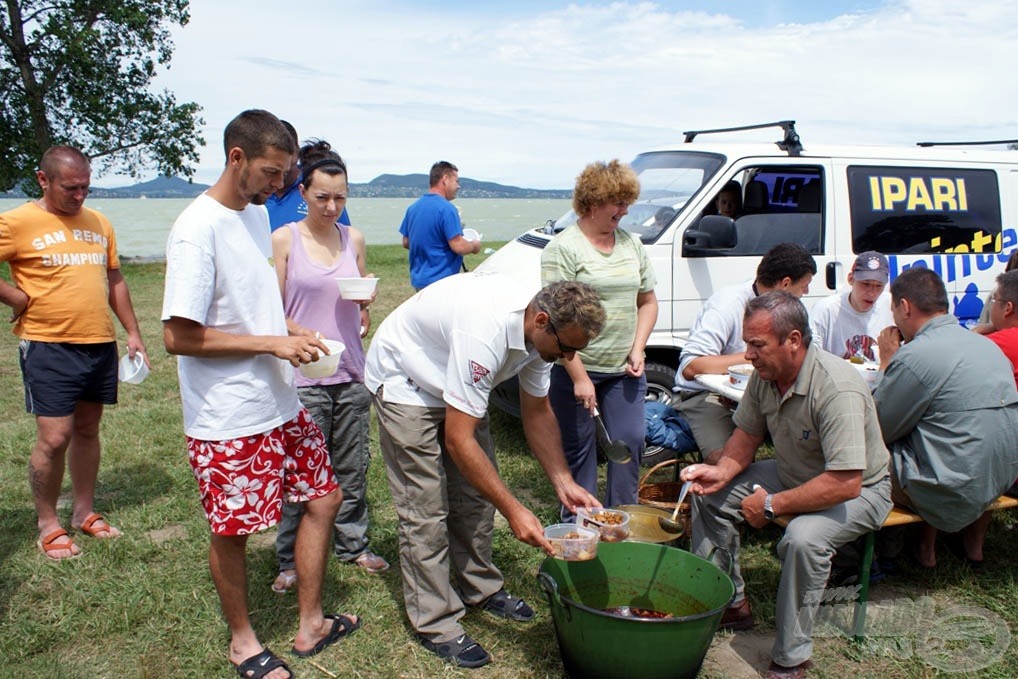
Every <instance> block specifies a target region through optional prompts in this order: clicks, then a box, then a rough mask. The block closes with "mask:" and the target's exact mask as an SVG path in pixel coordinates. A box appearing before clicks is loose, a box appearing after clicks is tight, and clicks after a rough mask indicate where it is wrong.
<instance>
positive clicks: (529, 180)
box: [157, 0, 1018, 187]
mask: <svg viewBox="0 0 1018 679" xmlns="http://www.w3.org/2000/svg"><path fill="white" fill-rule="evenodd" d="M683 6H684V7H689V8H692V9H686V10H675V9H672V5H671V3H663V2H658V3H655V2H591V3H582V4H580V3H563V2H555V1H554V0H548V1H547V2H544V3H530V2H524V3H522V6H517V5H513V6H512V7H506V6H504V5H502V4H501V3H491V4H487V5H485V6H484V7H483V8H478V7H475V6H472V5H469V4H467V3H456V2H443V3H435V2H426V3H410V2H396V1H394V0H378V1H377V2H375V3H372V4H371V5H365V4H363V3H353V2H324V0H307V1H306V2H305V3H302V4H301V5H299V6H290V7H287V6H283V5H280V4H279V3H269V2H260V1H257V0H252V2H250V3H245V7H246V12H245V14H244V21H245V22H246V23H245V24H244V26H243V30H240V31H237V35H240V36H242V38H238V39H236V40H232V41H227V40H224V39H223V35H222V27H223V26H225V25H234V24H236V22H237V21H238V19H237V16H236V7H235V6H234V5H233V3H213V2H194V3H192V5H191V11H192V21H191V23H190V24H189V25H188V26H187V27H186V28H185V29H183V30H182V31H179V32H178V33H176V34H175V38H176V42H177V50H176V53H175V56H174V62H173V68H172V69H171V70H170V71H169V72H167V73H166V74H165V76H164V77H161V78H160V79H159V81H157V85H158V86H159V87H169V88H171V89H172V90H173V91H174V92H176V94H177V97H178V99H179V100H181V101H187V100H194V101H197V102H198V103H200V104H202V106H204V107H205V111H204V117H205V118H206V120H207V121H208V128H207V130H206V135H205V136H206V138H208V139H210V140H213V142H212V144H211V145H210V148H209V150H208V151H207V152H206V153H205V154H203V157H202V170H201V174H200V176H201V177H202V178H203V180H206V181H208V180H210V179H214V177H215V176H216V175H217V174H218V171H219V169H220V168H221V162H222V160H221V153H222V152H221V151H220V150H219V149H218V144H216V143H215V140H218V139H219V138H220V135H221V132H222V128H223V126H224V125H225V124H226V122H227V121H228V120H229V119H230V118H231V117H232V116H233V115H235V114H236V113H237V112H239V111H240V110H242V109H244V108H248V107H251V106H258V107H261V108H268V109H269V110H272V111H274V112H276V113H278V114H279V115H280V116H281V117H284V118H286V119H287V120H290V121H292V122H293V123H294V124H295V125H296V126H297V129H298V132H300V134H301V135H302V137H303V136H305V135H306V136H316V137H321V138H325V139H328V140H329V141H330V142H332V143H333V144H334V145H335V146H336V147H337V148H339V149H340V151H341V152H342V153H343V155H344V157H345V158H347V160H348V161H349V162H350V165H351V171H352V172H354V173H355V175H356V176H357V179H356V180H357V181H361V180H363V179H370V178H371V177H373V176H375V175H377V174H381V173H383V172H394V173H407V172H420V171H423V170H422V168H424V169H426V168H427V167H429V166H430V164H431V163H432V162H434V160H436V159H439V158H448V159H450V160H452V161H453V162H456V163H457V165H459V166H460V167H461V168H462V170H463V174H464V175H465V176H469V177H474V178H478V179H487V180H494V181H505V182H507V183H511V184H514V185H518V186H528V185H529V186H542V187H568V186H571V184H572V181H573V178H574V177H575V176H576V173H577V172H578V171H579V170H580V169H581V168H582V166H583V165H584V164H585V163H587V162H589V161H591V160H595V159H598V158H611V157H621V158H623V159H628V158H631V157H632V156H633V155H635V154H636V153H637V152H639V151H642V150H645V149H647V148H653V147H659V146H662V145H666V144H670V143H677V142H680V141H681V131H682V130H685V129H690V128H713V127H726V126H731V125H737V124H747V123H754V122H763V121H768V120H776V119H783V118H792V119H795V120H797V121H798V125H797V127H798V129H799V130H800V133H801V134H802V137H803V141H804V143H805V144H806V145H807V147H808V146H809V144H811V143H812V144H817V143H832V142H837V143H846V144H857V143H891V144H912V143H914V142H916V141H919V140H920V139H924V138H941V139H943V138H965V137H973V136H974V137H983V138H1009V137H1014V136H1015V129H1016V125H1015V118H1016V116H1018V113H1015V112H1016V111H1018V91H1016V89H1015V87H1014V86H1013V74H1012V72H1011V71H1012V66H1011V65H1012V63H1013V52H1014V45H1015V44H1018V4H1015V3H1001V2H995V1H991V0H973V1H971V2H965V3H957V2H947V1H946V0H911V1H908V0H890V1H887V2H875V1H874V0H870V1H869V2H863V1H862V0H860V1H854V0H843V1H842V2H840V3H839V2H834V3H815V4H811V5H810V6H809V8H804V7H803V5H802V3H798V2H789V1H788V0H785V1H780V0H775V1H772V2H742V1H736V2H730V3H723V4H714V3H708V2H690V3H683ZM254 46H257V48H258V52H257V56H252V51H253V47H254ZM212 55H216V57H215V61H214V62H213V61H211V60H212V58H213V57H212ZM775 134H776V133H775ZM775 134H772V133H770V132H767V131H765V132H762V133H761V132H757V133H753V135H748V136H751V137H752V138H754V139H758V140H759V139H764V140H770V139H771V138H772V137H773V136H775Z"/></svg>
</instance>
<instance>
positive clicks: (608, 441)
mask: <svg viewBox="0 0 1018 679" xmlns="http://www.w3.org/2000/svg"><path fill="white" fill-rule="evenodd" d="M594 431H595V433H596V438H597V447H598V448H599V449H600V450H601V453H602V454H603V455H604V456H605V457H607V458H608V459H609V460H611V461H612V462H617V463H619V464H626V463H627V462H629V461H630V460H631V459H632V458H633V453H632V451H631V450H629V446H627V445H626V442H625V441H622V440H618V439H616V440H615V441H612V437H611V435H609V434H608V427H606V426H604V420H602V419H601V413H600V411H598V409H597V406H596V405H595V406H594Z"/></svg>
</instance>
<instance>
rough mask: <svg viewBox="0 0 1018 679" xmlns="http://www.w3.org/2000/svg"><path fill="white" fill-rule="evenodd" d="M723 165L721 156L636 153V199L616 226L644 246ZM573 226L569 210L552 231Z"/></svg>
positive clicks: (676, 152)
mask: <svg viewBox="0 0 1018 679" xmlns="http://www.w3.org/2000/svg"><path fill="white" fill-rule="evenodd" d="M724 162H725V159H724V156H719V155H717V154H713V153H700V152H689V151H661V152H652V153H642V154H640V155H639V156H637V157H636V159H635V160H634V161H633V162H632V165H631V167H632V168H633V170H634V171H635V172H636V174H637V175H638V176H639V178H640V196H639V198H637V199H636V202H635V203H633V204H632V205H630V206H629V213H628V214H627V215H626V216H625V217H623V218H622V220H621V221H620V222H619V226H620V227H622V228H623V229H625V230H626V231H629V232H630V233H632V234H634V235H637V236H639V237H640V239H641V240H642V241H643V242H644V243H653V242H654V241H655V240H657V238H658V236H660V235H661V233H662V232H663V231H664V230H665V228H666V227H667V226H668V225H669V224H670V223H671V222H672V221H673V220H674V219H675V217H676V216H677V215H678V214H679V213H680V212H682V210H683V208H685V207H686V204H687V203H688V202H689V199H690V198H691V197H692V196H693V195H694V194H695V193H696V192H697V191H699V190H700V187H702V186H703V185H704V184H705V183H707V182H708V181H709V180H710V179H711V178H712V177H713V176H714V174H715V173H716V172H717V171H718V169H719V168H720V167H721V166H722V164H723V163H724ZM575 223H576V213H574V212H573V211H572V210H570V211H569V212H568V213H567V214H565V215H564V216H562V217H561V218H560V219H558V220H556V222H555V232H556V233H558V232H559V231H561V230H562V229H564V228H566V227H567V226H571V225H572V224H575Z"/></svg>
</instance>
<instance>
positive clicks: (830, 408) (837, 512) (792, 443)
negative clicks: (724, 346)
mask: <svg viewBox="0 0 1018 679" xmlns="http://www.w3.org/2000/svg"><path fill="white" fill-rule="evenodd" d="M742 337H743V340H744V341H745V343H746V359H747V360H748V361H750V362H752V364H753V366H754V367H755V368H756V371H755V373H754V374H753V376H752V377H750V379H749V384H748V385H747V386H746V392H745V396H744V397H743V399H742V401H741V403H740V404H739V407H738V409H737V410H736V411H735V416H734V422H735V431H734V432H733V434H732V436H731V437H730V438H729V439H728V442H727V443H725V446H724V448H723V449H722V451H721V456H720V457H719V458H718V460H717V461H716V462H715V463H714V464H697V465H691V466H689V467H686V468H685V469H684V470H683V471H682V478H683V480H687V481H693V487H692V491H693V493H694V494H695V495H694V500H693V526H692V546H693V549H694V551H695V552H696V554H698V555H700V556H706V555H708V554H710V553H711V551H712V550H714V549H715V548H720V550H719V551H718V552H716V553H717V554H719V555H721V554H723V553H724V552H722V551H721V550H727V553H728V554H730V555H731V556H732V558H733V559H735V562H734V563H733V564H732V572H733V580H734V581H735V586H736V591H735V598H734V600H733V604H732V606H731V607H730V608H729V609H728V610H727V611H725V615H724V617H723V619H722V626H723V627H728V628H729V629H749V628H750V627H751V626H752V624H753V615H752V612H751V611H750V608H749V601H748V600H747V599H746V594H745V582H744V581H743V579H742V576H741V574H740V572H739V566H738V548H739V524H741V523H749V524H750V525H751V526H753V527H754V528H760V527H763V526H764V525H766V524H767V522H768V521H770V520H772V519H773V518H774V517H775V516H778V515H796V516H795V518H793V519H792V520H791V521H790V522H789V524H788V527H787V528H786V530H785V534H784V537H783V538H782V539H781V541H780V542H779V543H778V547H777V551H778V557H779V558H780V559H781V560H782V562H783V564H782V569H781V583H780V585H779V586H778V597H777V603H776V614H775V617H776V626H777V635H776V638H775V641H774V645H773V647H772V649H771V658H772V660H773V662H772V663H771V666H770V670H769V671H768V673H767V675H765V676H767V677H772V678H783V677H802V676H803V675H804V674H805V672H806V670H807V669H808V668H809V667H811V666H812V662H811V661H810V656H811V655H812V654H813V641H812V631H813V616H814V614H815V612H816V608H817V605H818V602H819V600H821V599H822V597H821V596H819V594H820V593H821V592H822V591H823V589H824V587H825V585H826V582H827V578H828V575H829V574H830V569H831V557H832V556H833V554H834V552H835V550H836V549H837V547H838V546H840V545H842V544H845V543H847V542H849V541H851V540H854V539H855V538H857V537H859V536H860V535H863V534H865V533H867V532H869V531H871V530H874V529H876V528H879V527H880V525H881V524H882V523H883V520H884V518H885V517H886V516H887V513H888V512H889V511H890V510H891V484H890V480H889V477H888V452H887V448H886V447H884V442H883V439H882V438H881V435H880V428H879V426H878V424H877V414H876V409H875V408H874V406H873V398H872V397H871V396H870V393H869V389H867V387H866V385H865V383H864V382H863V380H862V377H860V375H859V373H858V371H857V370H856V369H855V368H854V367H852V365H851V364H849V363H848V362H847V361H844V360H842V359H840V358H837V357H835V356H834V355H832V354H829V353H827V352H825V351H823V350H821V349H820V348H819V347H815V346H810V342H811V339H812V337H811V334H810V329H809V318H808V316H807V313H806V308H805V307H804V306H803V305H802V303H801V302H800V301H799V300H798V299H797V298H796V297H794V296H793V295H791V294H789V293H787V292H783V291H775V292H769V293H766V294H764V295H761V296H759V297H756V298H754V299H752V300H750V301H749V303H748V304H747V305H746V312H745V316H744V317H743V325H742ZM768 433H769V434H770V436H771V439H772V440H773V442H774V459H770V460H763V461H760V462H753V458H754V456H755V454H756V450H757V448H758V447H759V446H760V444H761V443H763V440H764V437H765V436H766V435H767V434H768ZM721 558H722V560H723V561H727V558H725V557H721ZM721 565H722V566H723V567H724V566H727V564H726V563H722V564H721Z"/></svg>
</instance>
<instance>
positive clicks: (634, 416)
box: [548, 365, 647, 520]
mask: <svg viewBox="0 0 1018 679" xmlns="http://www.w3.org/2000/svg"><path fill="white" fill-rule="evenodd" d="M587 375H588V376H589V377H590V380H591V382H593V383H594V392H595V393H596V395H597V403H598V410H600V411H601V418H602V419H603V420H604V423H605V426H606V427H607V428H608V433H609V434H610V435H611V438H612V440H613V441H614V440H622V441H624V442H625V444H626V445H627V446H629V450H630V451H631V452H632V453H633V456H632V459H631V460H630V461H629V462H628V463H627V464H619V463H617V462H611V461H609V462H608V488H607V493H606V495H605V498H604V505H605V506H606V507H615V506H618V505H631V504H636V501H637V498H636V495H637V487H638V486H639V484H640V457H641V455H642V454H643V446H644V441H645V438H646V434H647V425H646V421H645V419H644V400H645V399H646V397H647V378H646V376H640V377H629V376H628V375H625V374H621V375H618V374H606V373H595V372H588V373H587ZM548 398H549V400H550V401H551V407H552V410H554V411H555V417H556V418H557V419H558V426H559V431H560V432H561V433H562V449H563V451H564V452H565V455H566V462H567V463H568V464H569V471H571V472H572V474H573V479H574V480H575V481H576V483H578V484H580V485H581V486H583V487H584V488H585V489H586V490H587V491H589V492H590V493H591V494H592V495H594V496H596V495H597V440H596V435H595V432H594V418H592V417H591V416H590V413H589V412H587V409H586V408H584V407H583V406H582V405H580V404H579V403H577V402H576V397H575V396H574V395H573V380H572V378H570V377H569V373H567V372H566V369H565V368H563V367H562V366H560V365H556V366H555V367H553V368H552V369H551V387H550V389H549V391H548ZM561 515H562V518H563V520H571V519H572V513H571V512H569V511H568V510H567V509H566V508H565V507H563V508H562V510H561Z"/></svg>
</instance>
